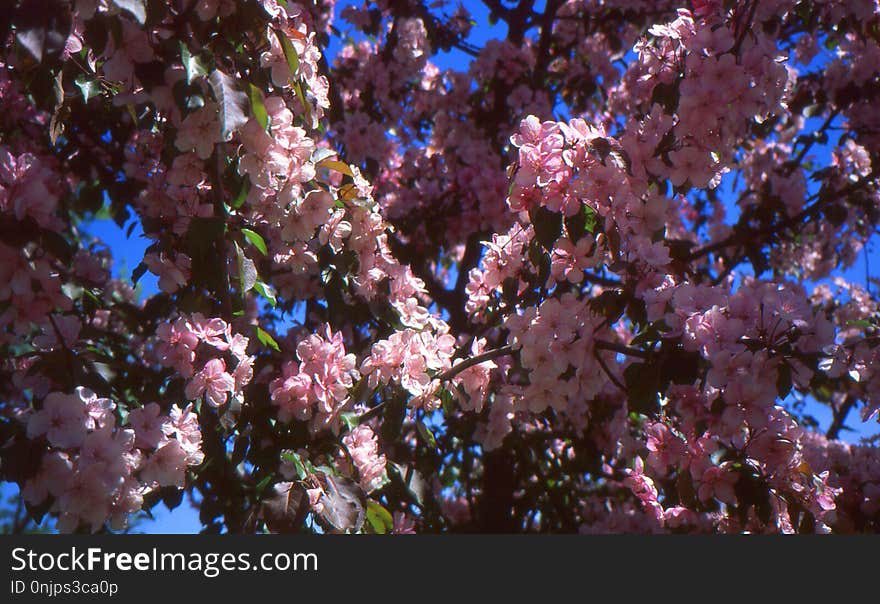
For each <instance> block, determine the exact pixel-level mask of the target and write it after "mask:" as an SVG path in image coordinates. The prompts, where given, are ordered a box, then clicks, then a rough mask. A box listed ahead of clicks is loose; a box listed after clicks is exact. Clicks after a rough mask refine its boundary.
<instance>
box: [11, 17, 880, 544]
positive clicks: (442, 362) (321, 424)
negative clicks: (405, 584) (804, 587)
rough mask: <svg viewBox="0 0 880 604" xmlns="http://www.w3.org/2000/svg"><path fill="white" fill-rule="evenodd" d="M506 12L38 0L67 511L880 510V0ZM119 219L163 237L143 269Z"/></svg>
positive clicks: (622, 524) (507, 527)
mask: <svg viewBox="0 0 880 604" xmlns="http://www.w3.org/2000/svg"><path fill="white" fill-rule="evenodd" d="M484 5H485V6H484V7H483V8H482V9H481V11H482V12H481V13H480V14H485V13H486V12H488V15H489V17H488V18H489V21H490V22H492V23H493V24H494V25H495V27H494V28H493V29H492V31H501V32H502V33H501V34H500V37H499V39H494V40H489V41H486V42H481V43H479V44H477V43H476V42H474V41H473V39H474V38H475V37H476V36H474V32H475V31H477V30H478V29H479V28H480V27H484V26H485V24H477V23H475V22H474V21H473V18H472V17H471V14H470V13H469V11H468V10H467V9H465V8H463V7H462V6H460V5H457V4H453V3H450V2H445V1H439V2H423V1H419V0H400V1H391V0H381V1H378V2H368V3H364V4H363V5H361V4H358V3H353V4H349V5H347V6H346V7H344V8H343V7H334V3H333V2H332V1H316V2H311V3H302V4H298V3H295V2H294V1H293V0H239V1H233V0H171V1H168V2H159V1H157V0H12V1H11V8H8V7H7V9H6V10H4V11H3V14H2V15H0V39H2V40H3V43H4V45H3V51H2V56H0V133H2V134H0V233H2V238H0V359H2V360H0V400H2V404H0V411H2V413H0V455H2V465H0V473H2V479H3V480H8V481H15V482H17V483H18V484H19V485H20V487H21V489H22V496H23V499H24V501H25V502H26V505H27V510H28V513H29V514H30V515H31V517H32V518H34V519H39V518H42V517H43V516H44V515H45V514H47V513H48V514H51V515H53V516H55V517H57V523H58V524H57V525H58V527H59V528H61V529H62V530H68V531H75V530H78V531H101V530H120V529H123V528H124V527H125V526H126V523H127V522H128V521H129V519H130V517H131V516H132V515H133V514H136V513H138V512H140V511H141V510H146V511H149V510H150V509H151V508H152V507H153V506H155V505H157V504H159V503H160V502H164V504H165V505H167V506H169V507H171V508H173V507H175V506H176V505H179V504H180V502H181V499H182V497H183V495H184V494H185V493H188V494H189V495H190V496H191V497H192V499H193V500H194V501H196V502H197V504H198V506H199V508H200V517H201V521H202V523H203V525H204V530H205V531H206V532H219V531H221V530H228V531H230V532H254V531H264V530H268V531H273V532H276V531H277V532H289V531H303V530H305V531H323V532H330V531H341V532H376V533H385V532H397V533H405V532H413V531H426V532H433V531H470V532H478V531H503V532H520V531H544V532H547V531H555V532H577V531H581V532H743V531H749V532H770V533H775V532H828V531H835V532H873V531H876V530H878V528H880V455H878V449H877V448H876V447H875V446H874V445H873V444H872V443H871V441H870V440H868V441H865V442H863V443H862V444H846V443H844V442H842V441H840V440H838V437H839V435H840V433H841V430H842V429H843V428H845V427H846V422H848V421H852V418H850V415H855V414H856V413H861V416H862V419H863V420H866V421H867V420H870V419H872V418H873V417H875V416H877V412H878V410H880V347H878V346H880V336H878V334H880V308H878V299H877V297H876V296H875V294H874V293H873V292H871V289H870V283H866V284H865V285H864V286H862V285H859V284H857V283H854V282H851V281H847V280H844V279H843V278H842V277H841V276H842V275H843V274H844V273H845V272H846V269H847V268H848V267H850V266H851V265H852V264H853V263H854V261H855V260H856V259H857V258H858V255H859V253H860V252H861V250H862V249H863V247H864V246H865V245H866V244H867V242H868V240H869V239H870V238H871V236H872V235H873V234H874V233H875V231H876V228H877V223H878V220H880V190H878V185H880V183H878V178H877V176H878V169H877V166H878V165H880V109H877V107H878V102H880V71H878V70H880V6H878V4H877V2H876V1H875V0H845V1H844V0H815V1H811V0H801V1H797V2H796V1H794V0H762V1H758V0H740V1H739V2H736V1H733V0H728V1H725V2H721V1H719V0H693V1H692V2H690V3H688V2H686V1H685V0H679V1H678V2H666V1H651V2H647V1H641V2H632V1H625V2H624V1H620V2H618V1H616V0H611V1H604V2H598V1H594V0H567V1H566V0H546V1H545V2H535V1H534V0H520V1H519V2H509V1H501V0H494V1H488V0H487V1H485V2H484ZM337 13H338V14H337ZM331 40H335V41H336V42H335V44H337V46H338V47H339V49H340V50H339V51H338V53H336V56H335V58H334V60H333V61H332V64H331V62H328V60H327V58H326V50H325V49H326V47H327V45H328V44H329V43H330V41H331ZM448 56H455V57H458V64H459V66H460V68H459V69H441V68H440V67H438V62H442V59H443V57H448ZM99 212H104V213H108V214H109V215H110V216H112V218H113V219H114V220H115V221H116V222H117V223H118V224H119V225H120V226H122V225H124V224H127V223H128V222H129V221H130V220H131V219H132V218H134V219H136V221H133V222H132V224H138V223H139V224H140V225H142V227H143V230H144V233H145V236H146V237H147V238H148V239H149V240H150V245H149V248H148V249H147V252H146V254H145V255H144V258H143V261H142V262H141V263H140V264H139V265H138V266H137V268H135V269H134V271H133V274H132V275H131V277H132V278H131V279H124V280H123V279H118V278H111V273H110V270H109V269H110V267H111V263H112V260H111V254H110V250H108V249H106V247H103V246H101V245H99V244H98V243H97V242H95V241H94V240H92V239H91V238H89V237H88V236H87V235H85V231H84V228H83V226H84V225H85V224H87V222H88V221H89V220H91V219H92V217H94V216H95V214H96V213H99ZM147 271H149V272H150V273H153V274H155V275H156V276H157V277H158V283H159V289H160V290H161V291H160V292H158V293H156V294H155V295H152V296H149V297H148V298H146V299H141V297H139V295H138V294H137V292H136V290H135V289H133V282H134V283H136V282H137V281H138V279H139V278H140V277H141V276H143V275H144V274H145V273H146V272H147ZM807 401H810V405H813V406H815V405H827V406H828V407H829V408H830V411H831V414H832V416H833V419H832V422H831V425H830V427H829V428H828V429H827V432H825V433H823V432H821V431H820V430H819V429H818V428H819V426H818V425H817V423H816V422H815V421H814V420H813V419H812V418H811V417H810V415H809V414H808V411H809V409H810V407H809V406H807V404H806V402H807Z"/></svg>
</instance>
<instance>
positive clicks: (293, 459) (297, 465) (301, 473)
mask: <svg viewBox="0 0 880 604" xmlns="http://www.w3.org/2000/svg"><path fill="white" fill-rule="evenodd" d="M281 459H284V460H286V461H289V462H290V463H292V464H293V469H294V470H296V477H297V478H299V479H300V480H305V479H306V477H307V476H308V475H309V472H308V470H307V469H306V465H305V463H303V459H302V457H300V456H299V454H297V453H294V452H293V451H289V452H286V453H282V454H281Z"/></svg>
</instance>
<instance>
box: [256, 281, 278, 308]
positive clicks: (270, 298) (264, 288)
mask: <svg viewBox="0 0 880 604" xmlns="http://www.w3.org/2000/svg"><path fill="white" fill-rule="evenodd" d="M254 291H255V292H257V293H258V294H260V295H261V296H263V297H264V298H266V301H267V302H268V303H269V306H271V307H272V308H275V305H277V304H278V300H277V299H276V298H275V292H274V291H273V290H272V286H271V285H268V284H266V283H263V282H262V281H257V282H256V283H254Z"/></svg>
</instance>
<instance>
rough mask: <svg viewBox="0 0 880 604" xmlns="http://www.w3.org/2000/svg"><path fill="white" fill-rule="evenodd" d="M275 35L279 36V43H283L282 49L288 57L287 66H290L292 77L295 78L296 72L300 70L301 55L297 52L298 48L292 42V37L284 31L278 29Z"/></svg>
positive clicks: (286, 57) (285, 56)
mask: <svg viewBox="0 0 880 604" xmlns="http://www.w3.org/2000/svg"><path fill="white" fill-rule="evenodd" d="M275 35H276V36H277V37H278V43H279V44H281V51H282V52H283V53H284V58H285V59H287V66H288V67H289V68H290V77H291V79H292V80H295V79H296V72H297V71H299V55H297V54H296V49H295V48H294V47H293V44H292V43H291V42H290V38H288V37H287V36H286V35H284V32H282V31H280V30H277V29H276V30H275Z"/></svg>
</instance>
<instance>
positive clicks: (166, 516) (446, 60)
mask: <svg viewBox="0 0 880 604" xmlns="http://www.w3.org/2000/svg"><path fill="white" fill-rule="evenodd" d="M349 4H359V3H352V2H340V3H338V4H337V10H338V11H341V10H342V8H344V7H345V6H347V5H349ZM463 4H464V5H465V6H466V7H467V8H468V9H469V10H471V12H472V15H473V17H474V20H475V21H476V22H477V24H478V25H477V26H476V27H474V29H473V30H472V33H471V36H470V39H469V42H471V43H472V44H474V45H476V46H481V45H482V44H483V43H484V42H485V41H486V40H488V39H493V38H498V37H503V36H504V34H505V27H504V26H503V24H501V23H499V24H496V25H494V26H491V27H490V26H489V25H488V11H487V10H486V8H485V6H484V5H483V4H482V2H474V1H466V2H463ZM542 6H543V2H539V3H537V6H536V9H537V10H541V7H542ZM336 24H337V26H341V27H342V28H343V29H345V25H346V24H345V23H344V22H342V21H341V20H338V19H337V22H336ZM338 51H339V43H338V41H334V42H333V43H331V45H330V47H329V48H328V49H327V54H328V57H329V59H330V60H331V61H332V58H333V56H335V54H336V53H337V52H338ZM469 60H470V57H467V56H465V55H464V54H463V53H461V52H460V51H455V50H453V51H451V52H447V53H443V54H442V55H438V56H436V57H435V58H434V62H435V63H436V64H437V65H438V66H439V67H441V68H444V69H445V68H458V69H460V68H462V66H463V65H466V63H467V62H468V61H469ZM813 155H814V156H815V158H816V160H817V161H818V162H820V163H822V162H825V161H827V159H828V158H829V151H828V148H827V147H825V148H822V147H816V148H815V151H814V153H813ZM731 197H732V195H730V194H728V195H727V198H728V199H730V198H731ZM731 205H732V203H729V204H728V206H731ZM730 209H731V210H732V212H731V214H732V215H733V216H735V215H736V212H735V210H734V208H730ZM131 220H132V221H134V222H136V219H131ZM130 224H131V222H129V224H127V225H125V226H124V227H123V228H120V227H118V226H117V225H116V224H115V223H114V222H113V221H112V220H95V221H93V222H91V223H90V224H88V225H84V226H85V230H86V232H88V233H89V234H90V235H92V236H94V237H96V238H97V239H99V240H101V241H102V243H103V245H105V246H106V247H107V248H109V250H111V251H112V254H113V257H114V266H113V273H114V276H123V277H125V276H130V274H131V272H132V270H133V269H134V268H135V267H136V266H137V265H138V264H139V263H140V261H141V259H142V257H143V254H144V250H145V249H146V247H147V246H148V245H149V243H150V242H149V241H148V240H147V239H146V238H145V237H144V236H143V230H142V229H141V228H140V224H137V223H136V224H135V226H134V229H133V231H132V233H131V235H130V236H127V235H126V229H127V227H128V226H129V225H130ZM869 265H870V267H871V268H872V271H873V272H874V274H876V271H877V268H878V267H880V253H878V249H877V241H876V237H875V239H874V240H872V242H870V244H869V247H868V253H866V254H862V255H860V256H859V259H858V260H857V261H856V263H855V264H854V265H853V266H852V267H851V268H850V269H849V270H847V271H846V272H845V273H843V275H842V276H843V277H844V278H846V279H848V280H852V281H854V282H856V283H865V281H866V267H867V266H869ZM139 289H140V292H141V295H143V296H150V295H152V294H154V293H156V292H157V291H158V289H157V279H156V277H155V276H154V275H152V274H151V273H149V272H147V273H146V274H145V275H144V276H143V277H142V278H141V280H140V282H139ZM809 411H810V412H811V413H812V414H813V415H814V417H815V418H816V419H817V420H819V422H820V425H821V426H822V427H823V428H827V426H828V425H829V424H830V422H831V414H830V410H829V409H828V408H827V407H826V406H824V405H818V404H813V405H811V406H810V407H809ZM850 425H852V426H854V427H856V428H857V430H856V431H855V432H849V433H847V432H844V433H843V434H842V438H844V439H845V440H848V441H850V442H855V441H857V440H858V439H859V438H860V437H863V436H868V435H870V434H873V433H875V432H876V431H877V430H876V424H875V423H874V422H871V423H869V424H861V423H860V422H859V421H858V420H857V418H856V417H855V414H852V417H851V421H850ZM17 490H18V489H17V486H16V485H14V484H10V483H3V485H2V486H0V495H2V497H3V499H4V500H5V499H7V498H8V497H10V496H12V495H14V494H15V493H17ZM153 514H154V519H153V520H150V519H146V518H144V519H141V520H139V521H137V523H136V525H135V527H134V529H133V532H147V533H192V532H198V530H199V529H200V528H201V523H200V522H199V518H198V510H197V509H196V508H195V507H194V506H193V505H192V503H191V502H190V501H189V500H188V499H185V500H184V502H183V503H182V504H181V505H180V506H179V507H178V508H176V509H175V510H174V511H173V512H171V511H169V510H168V509H167V508H166V507H165V506H164V504H159V505H157V506H156V507H155V508H154V509H153Z"/></svg>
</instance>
